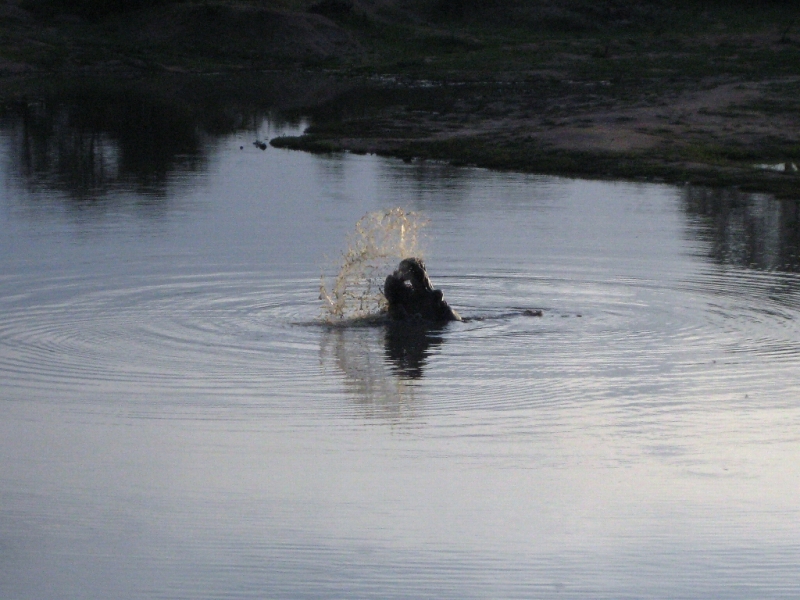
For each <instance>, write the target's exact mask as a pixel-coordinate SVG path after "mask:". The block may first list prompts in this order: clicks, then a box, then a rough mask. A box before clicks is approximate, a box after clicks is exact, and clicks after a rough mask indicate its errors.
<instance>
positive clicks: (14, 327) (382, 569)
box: [0, 109, 800, 600]
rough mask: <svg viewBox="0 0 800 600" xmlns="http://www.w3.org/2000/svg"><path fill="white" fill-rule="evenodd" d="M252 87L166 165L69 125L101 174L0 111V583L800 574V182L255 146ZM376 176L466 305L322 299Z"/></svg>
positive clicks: (267, 591)
mask: <svg viewBox="0 0 800 600" xmlns="http://www.w3.org/2000/svg"><path fill="white" fill-rule="evenodd" d="M65 110H67V109H65ZM67 113H69V111H68V110H67ZM48 114H50V113H48ZM59 114H61V113H59ZM253 114H255V116H254V117H253V118H251V119H249V120H248V119H238V120H235V122H236V123H238V124H236V125H233V126H230V127H228V128H227V129H224V131H214V132H208V131H206V133H202V127H201V128H200V129H199V130H201V133H199V134H198V133H197V131H198V128H184V129H186V130H187V131H192V132H195V133H193V134H192V135H194V136H195V138H194V139H196V140H197V141H196V143H195V142H193V143H192V144H188V145H187V144H181V145H180V146H181V148H182V149H179V150H178V151H174V152H172V151H169V152H168V151H165V152H164V153H162V155H163V156H165V157H166V158H164V159H163V161H161V162H160V163H158V164H157V165H156V167H153V165H152V164H142V161H138V162H137V161H134V162H133V163H131V162H126V161H125V160H122V158H121V157H124V156H136V155H137V153H136V152H133V153H132V151H131V150H130V148H128V146H125V143H127V144H130V145H131V146H132V147H134V148H136V149H138V150H141V148H139V146H136V142H135V140H134V141H132V140H131V138H121V137H120V136H119V135H117V134H116V133H114V131H111V132H110V133H109V132H108V130H107V129H103V128H102V127H99V128H95V129H91V128H89V129H90V130H91V131H93V132H94V133H95V134H96V138H97V139H100V138H102V140H103V148H104V150H103V156H104V157H105V158H104V162H102V164H103V165H104V166H103V169H101V170H99V171H98V167H97V165H98V162H97V161H96V160H95V161H94V162H92V161H88V160H86V158H87V156H88V157H95V156H96V153H93V152H94V151H92V152H89V153H87V151H86V150H85V148H86V146H85V145H84V144H83V142H81V144H79V145H78V146H79V150H78V151H77V152H73V153H70V152H64V151H63V148H65V147H70V148H73V149H74V148H75V147H76V146H69V144H67V143H66V141H69V140H75V139H76V137H77V138H80V139H81V140H85V139H86V138H85V137H82V136H76V135H75V132H76V131H77V132H79V133H85V132H86V129H85V128H84V129H82V128H81V127H77V126H76V127H73V128H69V127H66V131H67V133H66V134H65V133H63V130H64V127H62V130H60V131H62V133H60V134H59V133H53V134H51V137H47V136H44V137H42V136H40V135H39V134H37V133H36V131H33V130H32V129H30V128H28V129H26V128H25V126H24V124H22V122H21V121H20V120H19V119H18V118H17V117H15V116H14V114H12V115H11V116H6V117H5V120H4V121H3V127H2V138H1V139H2V144H0V153H2V154H1V155H0V165H2V167H0V168H1V169H2V170H1V171H0V180H1V181H2V202H0V232H1V233H0V315H2V316H1V317H0V382H2V386H1V387H0V451H1V452H2V457H3V460H2V461H1V462H0V596H2V597H3V598H14V599H27V598H31V599H34V598H35V599H40V600H41V599H48V598H54V599H55V598H98V599H99V598H581V599H582V598H587V599H588V598H593V599H594V598H615V599H619V598H726V599H727V598H795V597H797V596H798V594H800V583H798V579H797V564H800V542H798V540H800V501H798V489H800V487H799V486H800V401H799V400H798V392H799V391H800V369H798V366H800V336H798V333H799V332H798V317H800V285H799V284H800V275H798V272H800V269H799V268H798V265H800V260H798V246H800V243H799V242H798V240H799V239H800V235H798V220H797V219H798V212H797V207H796V205H794V204H792V203H787V202H777V201H775V200H772V199H770V198H768V197H764V196H756V195H745V194H740V193H737V192H733V191H719V192H710V191H707V190H697V189H690V188H675V187H671V186H664V185H649V184H629V183H613V182H587V181H575V180H567V179H559V178H554V177H540V176H529V175H516V174H503V173H493V172H488V171H482V170H473V169H454V168H450V167H447V166H443V165H436V164H430V163H426V164H405V163H402V162H399V161H393V160H389V159H382V158H377V157H372V156H352V155H335V156H312V155H308V154H303V153H293V152H289V151H281V150H275V149H272V148H268V149H267V150H265V151H261V150H259V149H258V148H257V147H255V146H254V145H253V144H252V142H253V141H254V140H255V139H266V138H269V137H271V136H273V135H276V134H277V133H280V132H291V131H296V130H297V128H299V127H301V126H302V124H301V123H299V124H296V125H292V124H287V123H286V122H284V121H280V120H275V119H274V118H273V119H272V120H270V119H269V118H267V117H266V116H265V115H264V114H261V116H258V114H257V111H255V112H254V113H253ZM55 121H57V120H54V122H55ZM67 121H69V120H68V119H67ZM37 122H39V121H37ZM57 122H58V123H63V122H65V121H64V119H62V120H61V121H57ZM248 123H249V124H248ZM293 128H294V129H293ZM173 129H175V128H173ZM98 132H99V133H98ZM104 132H105V133H104ZM100 133H103V136H101V135H100ZM131 136H133V134H131ZM24 139H28V140H29V141H30V142H31V143H30V144H28V145H27V146H25V145H24V144H23V145H20V140H24ZM121 139H122V140H123V141H125V143H123V142H121V141H120V140H121ZM54 140H55V141H54ZM65 140H66V141H65ZM56 141H57V142H58V143H56ZM70 143H72V142H70ZM26 148H40V149H41V148H44V150H42V151H41V152H39V153H38V154H37V153H36V152H33V153H31V152H28V153H27V154H26V152H25V151H24V150H25V149H26ZM54 148H61V149H62V151H58V152H57V151H55V150H54ZM125 148H128V150H125ZM142 155H146V153H143V154H142ZM26 156H27V157H29V158H30V157H31V156H33V157H38V158H37V159H36V160H28V159H26V158H25V157H26ZM65 156H73V157H75V156H77V157H78V158H80V159H81V160H78V161H74V160H73V161H67V160H66V159H65ZM59 157H60V158H59ZM145 163H146V161H145ZM70 164H72V165H73V166H72V167H70V166H69V165H70ZM75 164H80V165H83V167H76V166H75ZM87 164H89V166H88V167H87V166H86V165H87ZM32 165H33V166H35V167H36V168H33V166H32ZM131 165H132V166H131ZM165 165H166V166H165ZM153 168H155V169H156V171H157V176H156V175H155V174H153V172H152V169H153ZM148 173H150V175H152V176H148ZM87 174H88V175H87ZM89 175H91V176H89ZM76 182H79V183H76ZM396 206H399V207H403V208H404V209H406V210H413V211H418V212H420V213H421V214H423V215H424V216H425V217H426V218H427V219H429V225H428V227H426V228H425V230H424V232H425V236H424V239H423V240H422V245H423V247H424V249H425V258H426V263H427V265H428V269H429V271H430V274H431V277H432V279H433V281H434V284H435V285H436V286H437V287H439V288H441V289H442V290H443V291H444V293H445V297H446V298H447V299H448V301H449V302H450V303H451V305H452V306H453V307H454V308H455V309H456V310H458V311H459V312H460V313H461V314H462V315H464V316H466V317H482V319H474V320H471V321H469V322H466V323H451V324H449V325H447V326H446V327H442V328H441V329H437V330H431V331H427V332H413V331H412V332H407V333H403V332H399V333H398V332H397V331H393V330H387V329H386V328H383V327H374V326H373V327H333V326H328V325H326V324H324V323H323V322H322V320H321V316H322V312H321V303H320V301H319V299H318V294H319V277H320V275H321V274H323V273H324V274H326V275H328V276H333V275H335V271H336V267H335V265H336V264H337V262H338V260H339V255H340V253H341V252H342V251H343V250H344V247H345V239H346V236H347V234H348V233H350V232H351V231H352V229H353V226H354V224H355V222H356V221H357V220H358V219H359V218H360V217H362V216H363V215H364V214H366V213H367V212H370V211H375V210H381V209H386V208H391V207H396ZM526 309H533V310H536V309H541V310H542V311H543V314H542V316H541V317H526V316H525V315H524V311H525V310H526Z"/></svg>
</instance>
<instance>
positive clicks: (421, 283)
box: [383, 258, 461, 323]
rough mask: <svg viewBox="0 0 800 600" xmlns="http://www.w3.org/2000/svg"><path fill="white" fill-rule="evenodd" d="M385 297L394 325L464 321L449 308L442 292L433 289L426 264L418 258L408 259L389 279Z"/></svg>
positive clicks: (384, 292)
mask: <svg viewBox="0 0 800 600" xmlns="http://www.w3.org/2000/svg"><path fill="white" fill-rule="evenodd" d="M383 295H384V296H386V300H387V301H388V302H389V309H388V313H389V318H390V319H392V320H395V321H403V320H417V321H430V322H434V323H442V322H446V321H461V316H460V315H459V314H458V313H457V312H456V311H454V310H453V309H452V308H450V305H449V304H448V303H447V302H446V301H445V299H444V294H442V291H441V290H436V289H434V288H433V284H432V283H431V279H430V277H428V272H427V271H426V270H425V264H424V263H423V262H422V261H421V260H420V259H418V258H405V259H403V260H402V261H400V265H399V266H398V267H397V269H396V270H395V271H394V273H392V274H391V275H389V276H388V277H387V278H386V281H385V282H384V284H383Z"/></svg>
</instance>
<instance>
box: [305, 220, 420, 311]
mask: <svg viewBox="0 0 800 600" xmlns="http://www.w3.org/2000/svg"><path fill="white" fill-rule="evenodd" d="M425 225H427V221H425V220H424V219H422V217H421V216H420V215H419V214H418V213H416V212H411V211H406V210H404V209H402V208H392V209H388V210H384V211H377V212H371V213H367V214H366V215H364V216H363V217H361V219H359V221H358V222H357V223H356V226H355V231H354V232H353V233H351V234H350V235H349V236H348V237H347V249H346V250H345V251H344V252H343V253H342V263H341V266H340V267H339V273H338V274H337V275H336V277H335V278H334V279H333V281H332V282H330V287H329V284H328V282H327V281H326V277H325V275H323V276H322V278H321V281H320V286H319V298H320V300H322V301H323V305H322V312H323V318H324V319H325V320H326V321H328V322H336V321H342V320H346V319H359V318H364V317H369V316H371V315H377V314H379V313H380V312H382V311H384V310H385V309H386V299H385V298H384V296H383V281H384V279H385V278H386V275H388V274H389V273H390V272H391V271H392V270H394V268H395V266H396V263H397V262H398V261H400V260H402V259H404V258H408V257H411V256H415V257H419V258H422V254H421V250H420V248H419V242H420V240H419V238H420V231H421V229H422V228H423V227H425Z"/></svg>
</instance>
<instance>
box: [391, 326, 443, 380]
mask: <svg viewBox="0 0 800 600" xmlns="http://www.w3.org/2000/svg"><path fill="white" fill-rule="evenodd" d="M441 332H442V331H441V327H437V326H432V325H430V324H427V323H421V322H418V323H413V322H412V323H407V322H397V321H393V322H391V323H389V324H388V325H387V326H386V335H385V337H384V347H385V353H386V359H387V360H388V362H389V364H390V365H391V366H392V369H393V370H394V371H395V373H397V374H398V375H401V376H404V377H409V378H411V379H419V378H420V377H422V375H423V369H424V367H425V363H426V362H427V359H428V356H430V355H431V353H432V352H434V351H436V350H438V349H439V347H440V346H441V345H442V344H443V343H444V337H443V336H442V335H441Z"/></svg>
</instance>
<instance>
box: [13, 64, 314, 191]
mask: <svg viewBox="0 0 800 600" xmlns="http://www.w3.org/2000/svg"><path fill="white" fill-rule="evenodd" d="M324 87H325V78H324V77H310V78H308V79H307V80H306V81H303V80H302V79H298V78H297V77H293V76H291V75H287V76H283V77H278V76H276V77H260V78H257V79H254V78H246V77H242V78H219V77H209V78H178V77H162V78H158V79H153V80H138V81H99V80H97V79H90V80H83V81H76V82H67V83H64V82H60V83H49V84H41V83H37V84H35V85H31V86H30V88H29V89H21V90H17V91H16V93H15V96H14V98H13V99H11V100H6V101H5V102H4V103H3V104H2V105H0V108H1V109H2V117H3V118H2V119H1V120H0V129H2V130H4V132H5V133H6V134H7V135H8V137H9V138H10V140H11V148H10V150H11V152H10V156H9V160H10V161H11V163H12V164H11V171H12V172H16V173H17V174H18V175H19V179H20V180H21V181H22V182H24V185H26V186H27V187H28V188H29V189H32V190H54V191H60V192H64V193H66V195H67V196H68V197H71V198H75V199H99V198H101V197H103V196H104V195H107V194H108V192H110V191H112V190H115V189H125V190H134V191H135V192H137V193H140V194H146V195H151V196H163V195H164V193H165V190H166V186H167V185H168V184H169V182H170V181H171V180H173V179H174V175H175V174H176V173H179V172H189V173H191V172H197V171H201V170H202V169H204V167H205V164H206V160H207V158H206V157H207V153H208V147H209V142H210V141H211V140H212V139H213V137H215V136H221V135H227V134H231V133H233V132H236V131H242V130H244V131H246V130H251V131H255V130H256V129H257V128H258V127H259V126H260V124H261V123H262V122H263V120H264V119H265V118H267V116H269V117H270V118H271V120H273V121H274V122H277V124H280V123H281V120H280V117H279V112H276V111H279V110H280V109H281V108H282V107H285V106H292V104H293V103H294V102H297V101H298V100H297V99H298V98H301V99H302V98H305V97H306V94H309V93H310V94H313V93H317V92H319V91H320V90H324Z"/></svg>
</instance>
